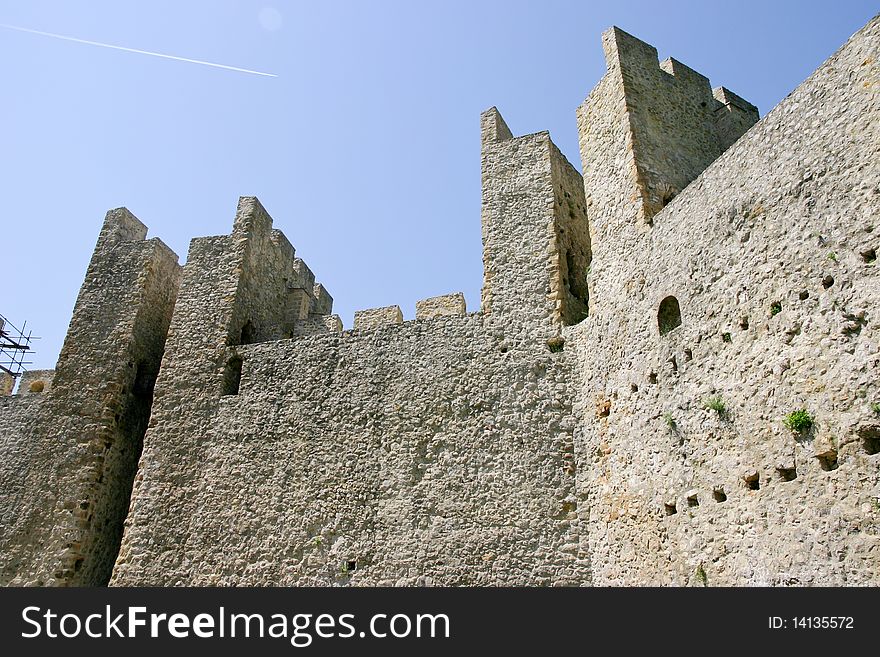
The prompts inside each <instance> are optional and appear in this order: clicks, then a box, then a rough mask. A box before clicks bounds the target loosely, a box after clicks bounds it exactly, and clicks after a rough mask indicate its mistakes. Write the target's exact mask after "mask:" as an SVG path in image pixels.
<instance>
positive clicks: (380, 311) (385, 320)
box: [354, 306, 403, 329]
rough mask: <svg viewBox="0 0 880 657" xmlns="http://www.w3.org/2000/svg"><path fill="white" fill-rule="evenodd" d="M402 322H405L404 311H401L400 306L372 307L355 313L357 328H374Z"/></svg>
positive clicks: (355, 325)
mask: <svg viewBox="0 0 880 657" xmlns="http://www.w3.org/2000/svg"><path fill="white" fill-rule="evenodd" d="M401 322H403V313H402V312H401V311H400V306H385V307H383V308H370V309H369V310H358V311H355V313H354V327H355V328H356V329H373V328H379V327H381V326H390V325H392V324H400V323H401Z"/></svg>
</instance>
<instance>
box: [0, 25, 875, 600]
mask: <svg viewBox="0 0 880 657" xmlns="http://www.w3.org/2000/svg"><path fill="white" fill-rule="evenodd" d="M878 33H880V21H878V19H876V18H875V19H874V20H873V21H871V22H870V23H869V24H868V25H867V26H866V27H865V28H863V29H862V30H861V31H860V32H859V33H857V34H856V35H855V36H854V37H853V38H852V39H851V40H850V41H849V42H848V43H847V44H846V45H845V46H844V47H843V48H842V49H841V50H840V51H839V52H838V53H837V54H836V55H835V56H834V57H832V58H831V59H830V60H829V61H828V62H827V63H826V64H824V65H823V66H822V67H821V68H820V69H819V70H818V71H817V72H816V73H815V74H814V75H813V76H812V77H811V78H810V79H809V80H807V81H806V82H805V83H804V84H803V85H801V86H800V87H799V88H798V89H797V90H796V91H795V92H794V93H793V94H792V95H791V96H789V97H788V98H787V99H786V100H784V101H783V102H782V103H781V104H780V105H779V106H778V107H777V108H776V109H774V110H773V111H772V112H771V113H770V114H768V116H767V117H765V118H764V119H763V120H762V121H760V122H758V123H757V125H754V127H752V126H753V124H755V122H756V121H757V120H758V113H757V109H756V108H755V107H754V106H752V105H751V104H749V103H748V102H746V101H745V100H743V99H742V98H740V97H739V96H737V95H736V94H734V93H732V92H730V91H729V90H727V89H724V88H723V87H719V88H717V89H715V90H714V91H713V90H712V89H711V87H710V85H709V82H708V80H707V79H706V78H705V77H703V76H701V75H700V74H698V73H696V72H695V71H693V70H692V69H690V68H688V67H686V66H684V65H683V64H681V63H680V62H677V61H676V60H672V59H670V60H666V61H665V62H663V63H660V62H658V59H657V52H656V50H655V49H654V48H652V47H651V46H649V45H647V44H645V43H643V42H641V41H639V40H638V39H636V38H634V37H632V36H630V35H628V34H626V33H625V32H623V31H621V30H619V29H617V28H612V29H610V30H609V31H608V32H606V33H605V35H603V46H604V49H605V54H606V61H607V64H608V71H607V73H606V75H605V76H604V77H603V79H602V80H601V81H600V82H599V84H598V86H597V87H596V88H595V89H594V90H593V92H592V93H591V94H590V95H589V96H588V97H587V99H586V101H585V102H584V104H583V105H582V106H581V108H579V110H578V113H577V120H578V129H579V135H580V146H581V155H582V160H583V172H584V173H583V176H582V175H581V174H580V173H579V172H578V170H577V169H576V168H575V167H573V166H572V165H571V164H570V163H569V162H567V161H566V159H565V157H564V156H563V155H562V154H561V153H560V151H559V150H558V149H557V148H556V146H555V145H554V144H553V142H552V141H551V140H550V136H549V134H548V133H546V132H542V133H537V134H533V135H525V136H520V137H514V136H513V133H512V132H511V130H510V129H509V128H508V126H507V125H506V124H505V122H504V120H503V118H502V117H501V115H500V113H499V112H498V111H497V110H496V109H495V108H492V109H490V110H487V111H486V112H484V113H483V115H482V117H481V140H482V167H481V171H482V173H481V175H482V189H483V199H482V209H481V220H482V226H483V246H484V251H483V261H484V280H483V291H482V300H481V309H480V311H478V312H471V313H468V312H467V311H466V308H465V303H464V297H463V296H462V295H460V294H453V295H446V296H443V297H434V298H431V299H426V300H424V301H421V302H419V303H418V304H417V310H416V319H415V320H412V321H407V322H404V321H403V318H402V313H401V311H400V308H399V307H397V306H390V307H387V308H379V309H372V310H368V311H360V312H358V313H356V315H355V323H354V329H353V330H349V331H343V330H342V325H341V322H340V321H339V318H338V317H336V316H335V315H333V314H332V298H331V297H330V295H329V294H328V293H327V291H326V290H325V289H324V288H323V286H321V285H320V284H316V283H315V277H314V275H313V274H312V273H311V271H310V270H309V268H308V267H307V266H306V264H305V263H304V262H303V261H302V260H301V259H299V258H297V257H296V254H295V251H294V248H293V247H292V246H291V244H290V243H289V242H288V241H287V239H286V238H285V237H284V235H283V234H282V233H281V232H280V231H278V230H276V229H273V227H272V220H271V218H270V217H269V215H268V214H267V213H266V211H265V210H264V209H263V207H262V206H261V205H260V203H259V202H258V201H257V200H256V199H255V198H252V197H243V198H242V199H241V201H240V203H239V207H238V211H237V214H236V217H235V220H234V224H233V229H232V233H231V234H230V235H225V236H218V237H205V238H197V239H194V240H193V241H192V243H191V245H190V250H189V255H188V258H187V262H186V264H185V266H184V267H182V268H181V267H179V266H178V265H177V258H176V256H174V255H173V254H172V253H171V252H170V251H169V250H168V249H167V247H164V245H162V244H161V242H158V240H148V241H144V237H145V235H146V228H145V227H143V225H142V224H140V222H138V221H137V220H136V219H135V218H134V217H133V216H132V215H130V213H128V211H126V210H124V209H119V210H114V211H111V212H110V213H108V216H107V219H106V221H105V225H104V229H103V230H102V233H101V237H100V238H99V241H98V246H97V247H96V250H95V255H94V256H93V259H92V263H91V264H90V266H89V271H88V273H87V276H86V281H85V283H84V285H83V289H82V291H81V293H80V298H79V300H78V301H77V305H76V308H75V310H74V316H73V320H72V321H71V327H70V330H69V332H68V336H67V340H66V341H65V347H64V349H63V350H62V354H61V357H60V358H59V362H58V367H57V368H56V370H55V372H54V375H53V373H49V372H40V373H31V374H30V376H31V378H30V379H29V380H28V381H27V382H23V383H22V384H21V385H20V386H19V387H20V388H21V389H23V392H22V393H20V394H17V395H13V396H0V453H2V455H3V458H2V459H0V496H2V498H3V499H2V503H3V508H4V515H3V520H2V523H0V555H2V557H0V581H2V582H3V583H9V584H28V585H71V584H73V585H76V584H93V585H101V584H106V583H108V582H109V583H110V584H113V585H143V584H147V585H151V584H157V585H181V584H196V585H212V584H220V585H269V584H273V585H295V584H316V585H378V584H385V585H590V584H596V585H608V584H624V585H643V584H670V585H687V584H691V585H705V584H710V585H750V584H785V585H792V584H794V585H804V584H850V585H851V584H876V583H877V582H878V581H880V577H878V570H877V564H878V563H880V560H878V556H880V554H878V553H880V537H878V534H880V527H878V525H880V482H878V477H880V468H878V465H880V461H878V459H880V456H878V452H880V444H878V443H880V391H878V389H877V385H876V383H875V381H876V378H877V377H876V372H877V367H878V365H880V353H878V334H877V329H876V328H875V323H876V319H875V318H874V316H873V313H874V310H873V309H874V307H876V305H877V301H878V298H880V284H878V281H877V277H876V269H875V260H876V249H877V248H878V247H880V244H877V243H875V240H874V236H875V235H877V234H878V233H877V232H876V231H878V230H880V227H876V226H875V224H876V223H877V218H878V205H880V196H878V188H880V185H878V183H880V180H878V173H877V153H878V144H880V139H878V137H880V134H878V130H880V128H878V127H877V126H878V124H880V112H878V96H877V63H876V60H877V57H878V54H880V47H878ZM38 381H39V382H42V383H43V385H42V390H40V388H41V386H40V385H39V384H37V382H38ZM34 384H36V385H34ZM802 408H803V409H806V410H807V411H808V413H809V414H810V416H811V418H812V419H813V420H814V422H813V425H812V426H811V427H810V428H809V429H805V430H803V431H800V432H795V431H792V430H790V429H789V428H787V427H786V426H784V424H783V419H784V418H785V416H786V415H787V414H789V413H791V412H792V411H796V410H799V409H802ZM123 523H124V533H123Z"/></svg>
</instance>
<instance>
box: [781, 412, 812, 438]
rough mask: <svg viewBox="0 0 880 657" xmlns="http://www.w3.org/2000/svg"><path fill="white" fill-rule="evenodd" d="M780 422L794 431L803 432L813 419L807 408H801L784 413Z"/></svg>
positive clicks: (808, 428) (810, 425)
mask: <svg viewBox="0 0 880 657" xmlns="http://www.w3.org/2000/svg"><path fill="white" fill-rule="evenodd" d="M782 423H783V424H784V425H785V426H786V427H788V428H789V429H790V430H791V431H794V432H795V433H803V432H804V431H809V430H810V428H811V427H812V426H813V424H814V421H813V417H812V416H811V415H810V414H809V413H808V412H807V409H805V408H801V409H798V410H796V411H792V412H791V413H789V414H788V415H786V416H785V418H783V420H782Z"/></svg>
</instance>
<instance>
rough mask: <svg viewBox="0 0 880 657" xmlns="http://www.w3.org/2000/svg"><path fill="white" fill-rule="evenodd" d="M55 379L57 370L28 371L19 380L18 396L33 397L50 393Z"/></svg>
mask: <svg viewBox="0 0 880 657" xmlns="http://www.w3.org/2000/svg"><path fill="white" fill-rule="evenodd" d="M54 378H55V370H28V371H27V372H23V373H22V375H21V376H20V377H19V379H18V394H20V395H28V394H31V395H32V394H40V393H44V392H49V390H50V389H51V388H52V380H53V379H54Z"/></svg>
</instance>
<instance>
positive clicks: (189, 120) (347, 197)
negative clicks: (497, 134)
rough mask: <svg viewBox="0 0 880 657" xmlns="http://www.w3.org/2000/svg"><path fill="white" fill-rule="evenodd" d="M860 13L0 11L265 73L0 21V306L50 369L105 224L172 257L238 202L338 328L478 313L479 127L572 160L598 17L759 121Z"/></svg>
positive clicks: (790, 5)
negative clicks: (496, 115)
mask: <svg viewBox="0 0 880 657" xmlns="http://www.w3.org/2000/svg"><path fill="white" fill-rule="evenodd" d="M877 9H878V7H877V3H876V2H866V1H855V0H853V1H842V0H841V1H838V2H834V3H828V2H768V1H767V0H763V1H761V2H750V1H740V2H735V3H734V2H724V3H709V2H705V1H700V2H676V1H674V0H666V1H664V2H623V1H619V0H615V1H613V2H611V1H607V2H591V3H588V2H562V1H552V0H544V1H540V2H539V1H534V2H515V1H510V0H507V1H503V2H501V1H492V2H489V1H486V2H480V1H479V0H466V1H457V0H447V1H443V2H416V1H409V2H404V1H400V2H390V1H389V2H378V1H376V2H366V1H362V2H333V1H329V0H328V1H320V2H315V1H313V2H308V3H306V2H297V1H293V0H275V1H274V2H269V1H267V0H258V1H253V2H251V1H248V0H174V1H167V0H152V1H151V2H139V1H136V0H90V1H85V0H82V1H72V0H29V1H28V2H22V1H20V0H17V1H11V0H0V23H4V24H8V25H15V26H20V27H25V28H30V29H35V30H42V31H46V32H53V33H58V34H63V35H68V36H71V37H75V38H80V39H87V40H92V41H100V42H106V43H110V44H115V45H119V46H124V47H129V48H136V49H142V50H149V51H157V52H161V53H167V54H171V55H176V56H180V57H186V58H192V59H199V60H206V61H211V62H217V63H221V64H226V65H230V66H237V67H242V68H247V69H253V70H257V71H262V72H267V73H273V74H276V75H277V76H278V77H275V78H270V77H262V76H256V75H251V74H246V73H240V72H234V71H228V70H221V69H216V68H209V67H206V66H200V65H196V64H190V63H185V62H179V61H171V60H167V59H159V58H155V57H149V56H146V55H141V54H134V53H128V52H120V51H115V50H108V49H105V48H99V47H95V46H90V45H84V44H79V43H71V42H67V41H61V40H57V39H52V38H47V37H44V36H38V35H34V34H27V33H21V32H16V31H11V30H8V29H0V72H2V73H0V74H2V81H3V88H4V100H3V102H2V104H0V148H2V157H0V181H2V190H3V204H2V209H0V223H2V228H3V232H2V235H3V237H2V239H3V240H4V241H5V247H4V248H3V268H4V284H3V286H2V288H0V289H2V291H0V313H2V314H4V315H6V316H7V317H8V318H9V319H10V320H12V321H13V322H15V323H18V324H20V323H21V322H22V321H24V320H27V321H28V324H29V325H30V326H31V327H32V328H33V329H34V332H35V334H37V335H40V336H41V337H42V340H41V341H40V342H39V343H37V348H38V353H37V355H36V356H35V358H34V365H33V366H31V369H34V368H44V367H45V368H51V367H54V363H55V360H56V358H57V355H58V352H59V350H60V348H61V343H62V341H63V339H64V334H65V332H66V329H67V323H68V321H69V319H70V314H71V312H72V309H73V304H74V302H75V300H76V295H77V292H78V290H79V286H80V284H81V283H82V279H83V275H84V273H85V269H86V265H87V264H88V260H89V257H90V255H91V251H92V248H93V246H94V243H95V239H96V237H97V234H98V230H99V228H100V225H101V222H102V220H103V216H104V213H105V212H106V211H107V210H108V209H110V208H114V207H118V206H121V205H124V206H126V207H128V208H129V209H130V210H131V211H132V212H134V214H136V215H137V216H138V217H139V218H140V219H141V221H143V222H144V223H145V224H147V225H148V226H149V227H150V236H151V237H159V238H161V239H162V240H163V241H165V242H166V243H167V244H169V245H170V246H171V247H172V248H173V249H174V250H175V251H176V252H177V253H178V254H179V256H180V259H181V262H184V261H185V259H186V253H187V249H188V244H189V240H190V239H191V238H192V237H197V236H202V235H218V234H224V233H228V232H229V230H230V228H231V224H232V219H233V216H234V213H235V207H236V201H237V198H238V197H239V196H240V195H252V194H253V195H257V196H259V198H260V200H261V201H262V202H263V204H264V205H265V206H266V208H267V209H268V210H269V212H270V214H272V216H273V218H274V220H275V226H276V227H277V228H280V229H281V230H283V231H284V232H285V234H286V235H287V236H288V238H289V239H290V241H291V242H292V243H293V244H294V246H295V247H296V249H297V253H298V255H299V256H300V257H302V258H304V259H305V260H306V261H307V262H308V264H309V266H310V267H311V269H312V270H313V271H314V272H315V274H316V276H317V279H318V280H319V281H321V282H323V283H324V284H325V286H326V287H327V288H328V289H329V290H330V293H331V294H332V295H333V297H334V300H335V310H336V312H338V313H339V314H340V315H341V317H342V320H343V322H344V324H345V326H346V328H349V327H350V326H351V321H352V315H353V312H354V311H355V310H357V309H360V308H370V307H375V306H384V305H389V304H399V305H400V306H401V308H402V309H403V312H404V316H405V317H406V318H411V317H413V315H414V308H415V302H416V300H418V299H421V298H425V297H429V296H434V295H438V294H445V293H448V292H454V291H459V290H460V291H463V292H464V293H465V296H466V297H467V302H468V308H469V310H477V309H478V308H479V297H480V292H479V291H480V284H481V279H482V264H481V246H480V156H479V113H480V112H481V111H482V110H484V109H486V108H487V107H490V106H492V105H496V106H497V107H498V108H499V109H500V110H501V112H502V114H503V115H504V117H505V119H506V120H507V122H508V124H509V125H510V127H511V129H512V130H513V132H514V134H526V133H530V132H536V131H539V130H547V129H549V130H550V132H551V135H552V137H553V139H554V141H555V142H556V143H557V145H558V146H559V147H560V148H561V149H562V151H563V152H564V153H565V154H566V155H567V156H568V158H569V159H570V160H571V161H572V162H573V163H575V165H576V166H577V167H578V168H580V159H579V155H578V149H577V133H576V126H575V114H574V111H575V108H576V107H577V106H578V105H579V104H580V102H581V101H582V100H583V99H584V97H585V96H586V95H587V93H589V91H590V89H591V88H592V87H593V86H594V85H595V84H596V83H597V82H598V80H599V78H600V77H601V76H602V74H603V72H604V66H605V65H604V60H603V56H602V48H601V42H600V35H601V33H602V31H603V30H604V29H606V28H607V27H609V26H610V25H612V24H613V25H618V26H620V27H621V28H623V29H624V30H626V31H628V32H630V33H632V34H634V35H636V36H638V37H639V38H641V39H643V40H645V41H648V42H649V43H651V44H653V45H654V46H656V47H657V49H658V50H659V54H660V58H661V59H663V58H665V57H667V56H674V57H675V58H676V59H679V60H681V61H682V62H684V63H686V64H688V65H690V66H691V67H693V68H695V69H697V70H698V71H700V72H702V73H703V74H704V75H707V76H708V77H709V78H710V79H711V80H712V84H713V86H717V85H719V84H723V85H724V86H726V87H728V88H730V89H731V90H733V91H735V92H737V93H739V94H740V95H742V96H744V97H745V98H747V99H749V100H750V101H752V102H753V103H755V104H756V105H757V106H758V107H759V109H760V111H761V115H762V116H763V115H764V114H765V113H766V112H767V111H768V110H770V109H771V108H772V107H773V106H774V105H775V104H776V103H778V102H779V100H781V99H782V98H783V97H784V96H785V95H786V94H788V93H789V92H790V91H791V90H792V89H794V88H795V87H796V86H797V85H798V84H799V83H800V82H801V81H803V80H804V79H805V78H806V77H807V76H808V75H809V74H810V73H811V72H812V71H813V70H814V69H815V68H816V67H817V66H818V65H819V64H821V63H822V61H823V60H825V59H826V58H827V57H828V56H829V55H831V54H832V53H833V52H834V51H835V50H836V49H837V48H838V47H839V46H840V45H842V44H843V42H844V41H845V40H846V39H847V38H848V37H849V36H850V35H851V34H852V33H853V32H855V31H856V30H857V29H859V28H860V27H861V26H862V25H863V24H864V23H866V22H867V21H868V20H869V19H870V18H871V16H872V15H874V14H875V13H876V12H877Z"/></svg>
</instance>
